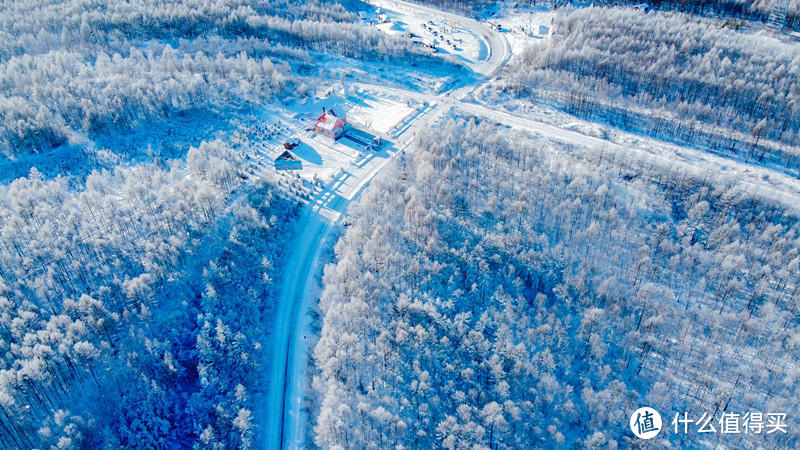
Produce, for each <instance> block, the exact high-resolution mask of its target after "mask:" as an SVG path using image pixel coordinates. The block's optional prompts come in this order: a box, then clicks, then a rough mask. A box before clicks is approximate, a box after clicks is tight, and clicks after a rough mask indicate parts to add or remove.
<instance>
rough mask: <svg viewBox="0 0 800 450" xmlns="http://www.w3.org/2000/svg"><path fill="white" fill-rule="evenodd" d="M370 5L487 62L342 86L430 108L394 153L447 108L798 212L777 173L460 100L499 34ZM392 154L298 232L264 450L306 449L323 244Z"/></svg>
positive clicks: (493, 65) (349, 180)
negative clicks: (716, 180) (478, 45)
mask: <svg viewBox="0 0 800 450" xmlns="http://www.w3.org/2000/svg"><path fill="white" fill-rule="evenodd" d="M372 4H374V5H376V6H379V7H381V8H384V9H388V10H397V9H402V10H403V11H404V12H405V13H406V14H408V13H412V14H419V15H421V16H422V17H439V18H442V17H443V18H446V19H448V20H452V21H457V22H458V23H459V24H460V26H461V27H462V28H466V29H468V30H469V32H470V33H472V34H474V35H475V36H477V37H478V38H479V39H482V40H483V41H484V43H485V44H486V45H487V46H488V49H489V50H488V52H486V54H485V55H484V56H485V58H484V59H481V60H476V61H472V62H468V63H467V66H468V67H469V68H470V69H472V70H473V72H474V73H475V75H476V77H475V78H476V82H475V83H473V84H470V85H466V86H461V87H459V88H457V89H452V90H449V91H446V92H442V93H440V94H427V93H423V92H417V91H410V90H405V89H399V88H391V87H387V86H379V85H371V84H366V83H357V82H353V83H347V85H348V86H353V87H356V88H358V89H362V90H366V91H373V92H375V93H378V94H383V95H394V96H404V97H406V98H414V99H416V100H418V101H422V102H425V103H427V104H428V105H431V107H430V108H428V109H426V110H425V111H424V112H423V113H421V114H419V115H417V116H416V117H415V118H414V120H413V121H412V122H411V123H409V124H407V125H406V126H405V127H404V128H403V129H402V131H401V132H400V133H399V134H398V135H396V136H395V139H394V141H393V143H392V145H394V146H395V149H396V150H399V149H402V148H404V147H407V146H408V145H410V143H411V142H412V141H413V139H414V137H415V136H416V135H417V132H418V131H419V130H421V129H423V128H426V127H428V126H430V125H431V124H433V123H434V122H435V121H436V120H437V119H439V118H440V117H441V116H442V115H443V114H445V113H446V112H447V111H450V110H451V109H457V110H459V111H462V112H465V113H468V114H473V115H476V116H482V117H487V118H489V119H491V120H493V121H496V122H498V123H503V124H505V125H508V126H509V127H512V128H517V129H522V130H526V131H528V132H533V133H537V134H541V135H544V136H548V137H550V138H552V139H555V140H557V141H560V142H565V143H569V144H575V145H577V146H579V147H581V148H586V149H589V150H597V151H620V152H626V153H631V154H634V155H635V157H636V158H641V159H647V158H651V159H657V160H661V162H662V163H664V164H669V165H673V166H675V165H678V164H679V165H683V166H685V167H693V168H694V169H699V170H709V171H713V170H723V171H727V172H728V173H732V172H733V173H736V175H737V177H738V178H739V180H740V181H741V182H742V183H744V185H750V186H752V187H753V189H757V190H760V191H761V192H762V194H766V195H770V196H772V197H773V198H775V200H777V201H780V202H781V203H783V204H785V205H787V207H790V206H792V205H794V208H796V199H797V198H798V197H800V182H798V180H797V179H794V178H792V177H789V176H787V175H785V174H781V173H776V172H774V171H770V170H769V169H764V168H760V167H756V166H752V165H748V164H745V163H740V162H737V161H733V160H730V159H727V158H723V157H719V156H715V155H712V154H709V153H706V152H703V151H700V150H695V149H691V148H686V147H680V146H677V145H672V144H668V143H665V142H662V141H657V140H650V139H648V140H647V145H639V146H635V147H634V146H627V145H621V144H619V143H614V142H611V141H608V140H605V139H601V138H597V137H592V136H587V135H586V134H583V133H581V132H578V131H575V130H570V129H565V128H561V127H558V126H555V125H550V124H546V123H543V122H541V121H537V120H535V119H533V118H530V117H527V116H522V115H519V114H514V113H510V112H506V111H502V110H499V109H496V108H490V107H487V106H484V105H479V104H477V103H474V102H470V101H465V98H466V97H467V96H468V95H469V94H470V93H471V92H472V91H474V90H475V89H477V88H478V87H479V86H480V85H481V84H483V83H484V82H485V81H486V80H488V79H489V78H491V76H492V75H493V74H494V73H495V72H496V71H497V70H499V69H500V68H501V67H502V66H503V65H504V64H505V63H506V61H507V60H508V58H509V57H510V48H509V46H508V43H507V41H506V40H505V38H504V37H503V36H502V34H501V33H499V32H497V31H495V30H494V29H492V28H491V27H489V26H487V25H485V24H483V23H480V22H477V21H475V20H472V19H469V18H466V17H462V16H457V15H455V14H452V13H446V12H442V11H439V10H436V9H433V8H429V7H425V6H421V5H417V4H412V3H407V2H404V1H397V0H373V1H372ZM389 158H390V155H389V154H388V152H385V153H384V154H382V155H375V156H374V157H371V158H370V159H369V160H367V161H365V162H364V164H362V165H359V166H354V167H351V168H349V169H348V170H347V171H345V172H343V173H342V174H341V175H340V176H339V177H338V178H336V179H335V180H334V181H333V182H332V183H331V184H330V185H329V186H327V187H326V189H325V190H323V191H322V192H321V193H319V194H318V195H316V196H315V197H314V198H313V199H312V200H311V201H310V204H309V205H308V206H307V207H306V208H304V210H303V215H302V217H301V219H300V220H299V222H298V225H297V227H298V228H297V233H296V234H295V236H296V237H295V239H296V243H295V245H294V246H293V254H292V255H291V256H290V258H289V260H288V261H289V263H288V265H287V267H285V279H284V280H283V291H282V296H281V299H280V305H279V310H278V318H277V322H276V328H275V330H274V341H273V350H274V351H273V359H272V362H271V366H270V371H269V372H268V376H269V379H268V380H267V381H268V382H269V386H270V388H269V393H268V397H267V399H266V401H267V402H268V403H267V408H266V409H267V414H266V415H265V416H266V417H264V418H262V420H266V423H262V427H260V429H261V430H262V432H263V433H264V435H263V438H264V439H263V440H264V442H265V443H266V448H267V449H270V450H271V449H281V450H282V449H284V448H288V449H295V448H305V447H310V446H311V445H306V444H305V441H304V439H305V438H306V436H307V434H308V433H307V432H306V431H307V429H306V425H307V420H306V416H305V411H303V402H304V388H305V386H306V384H307V382H308V380H307V376H306V373H305V372H306V368H307V366H308V358H309V356H310V349H309V345H308V342H307V340H306V337H307V336H309V335H310V334H309V333H310V331H309V325H310V324H309V317H308V311H309V307H310V306H311V305H312V304H313V302H315V301H316V300H317V299H318V298H319V293H320V290H321V288H320V286H319V281H318V280H317V278H318V276H319V275H320V273H321V266H322V263H325V262H327V261H322V260H321V259H322V258H323V254H324V250H325V249H328V248H330V244H326V241H327V240H328V238H329V237H330V234H331V230H332V228H333V226H334V224H335V223H336V222H337V221H338V220H340V218H341V217H342V216H343V215H344V214H345V213H346V209H347V206H348V205H349V204H350V202H351V201H353V200H354V199H355V198H356V197H357V196H358V195H359V194H360V192H361V191H362V190H363V188H364V187H365V186H366V185H367V184H368V183H369V181H370V180H371V179H372V178H373V177H374V176H375V175H376V174H377V173H378V172H380V170H381V169H382V168H383V167H384V166H385V165H386V163H388V161H389Z"/></svg>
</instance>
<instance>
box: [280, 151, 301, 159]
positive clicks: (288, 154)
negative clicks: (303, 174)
mask: <svg viewBox="0 0 800 450" xmlns="http://www.w3.org/2000/svg"><path fill="white" fill-rule="evenodd" d="M275 161H300V160H299V159H298V158H297V156H294V154H292V152H290V151H289V150H286V151H284V152H283V153H281V154H280V156H278V157H277V158H275Z"/></svg>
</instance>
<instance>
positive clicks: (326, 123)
mask: <svg viewBox="0 0 800 450" xmlns="http://www.w3.org/2000/svg"><path fill="white" fill-rule="evenodd" d="M342 126H344V121H343V120H341V119H339V117H337V116H336V113H335V112H333V110H332V109H331V110H328V111H325V112H323V113H322V115H321V116H319V118H318V119H317V127H318V128H320V129H322V130H325V131H333V129H334V128H339V127H342Z"/></svg>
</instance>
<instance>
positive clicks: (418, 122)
mask: <svg viewBox="0 0 800 450" xmlns="http://www.w3.org/2000/svg"><path fill="white" fill-rule="evenodd" d="M372 3H373V4H375V5H376V6H379V7H382V8H385V9H393V8H402V9H403V10H404V11H405V12H406V13H408V12H412V13H413V14H419V15H420V16H421V17H433V16H434V15H435V17H443V18H447V19H448V20H453V21H458V22H459V23H460V25H461V27H462V28H465V29H468V30H469V32H471V33H473V34H474V35H475V36H477V37H478V38H479V39H482V40H483V41H484V43H485V44H486V45H487V47H488V51H487V52H486V54H485V55H483V56H484V58H483V59H481V60H477V61H471V62H468V63H467V66H468V67H469V68H470V69H472V70H473V72H475V74H476V77H475V78H476V79H477V80H478V81H477V82H476V83H474V84H472V85H468V86H462V87H459V88H458V89H454V90H450V91H446V92H443V93H441V94H439V95H436V96H426V101H427V102H428V103H429V104H431V105H432V107H431V108H429V109H428V110H427V111H425V112H424V113H423V114H420V115H418V116H417V117H415V119H414V121H413V122H412V123H411V124H409V125H408V126H406V127H405V128H404V129H403V130H402V132H401V133H399V134H398V135H397V136H396V137H395V139H394V142H393V143H391V145H393V146H394V147H395V149H396V150H400V149H404V148H405V147H407V146H408V145H410V143H411V142H412V141H413V139H414V137H415V136H416V134H417V131H419V130H420V129H422V128H425V127H427V126H429V125H430V124H431V123H433V122H434V121H436V120H437V119H438V118H439V117H441V115H442V114H444V113H445V112H446V111H447V110H449V109H450V108H451V107H452V105H453V103H454V101H457V100H460V99H462V98H463V97H464V96H466V95H467V94H469V92H471V91H472V90H473V89H475V88H476V87H478V86H479V84H480V83H482V82H484V81H485V80H487V79H488V78H489V77H490V76H491V75H492V74H493V73H494V72H495V71H496V70H498V69H499V68H500V67H501V66H502V65H503V64H505V62H506V61H507V59H508V57H509V55H510V49H509V46H508V43H507V42H506V40H505V38H503V37H502V35H500V33H498V32H497V31H495V30H493V29H492V28H491V27H489V26H487V25H485V24H483V23H480V22H478V21H475V20H472V19H469V18H466V17H462V16H458V15H455V14H451V13H446V12H442V11H439V10H436V9H432V8H428V7H425V6H421V5H417V4H413V3H407V2H403V1H382V0H379V1H373V2H372ZM398 93H401V94H402V95H404V96H406V97H415V96H416V94H418V93H417V92H413V91H404V90H398ZM389 159H390V154H389V153H388V152H384V153H383V154H377V155H375V156H374V157H372V158H370V159H368V160H367V161H366V162H365V163H364V164H363V165H361V166H355V167H351V168H349V169H348V170H347V171H344V172H343V173H341V174H340V175H339V176H338V177H337V178H336V179H334V181H333V182H331V183H330V184H329V185H328V186H327V187H326V188H325V189H324V190H323V191H322V192H320V193H319V194H317V195H316V196H314V197H313V198H312V199H311V200H310V202H309V204H308V205H307V206H306V207H305V208H304V209H303V212H302V215H301V217H300V220H299V221H298V223H297V229H296V233H295V234H294V236H295V237H294V240H295V244H294V245H293V246H292V248H293V250H292V254H291V255H290V256H289V258H288V259H287V261H288V263H287V266H286V267H284V274H285V275H284V279H283V281H282V286H283V289H282V292H281V297H280V303H279V305H278V314H277V318H276V323H275V328H274V330H273V342H272V350H273V352H272V360H271V364H270V369H269V371H268V372H267V374H266V375H267V376H268V379H267V380H266V382H267V383H268V385H269V390H268V393H267V397H266V399H265V402H266V405H265V409H264V412H265V414H263V417H262V422H261V427H259V428H260V429H261V430H262V433H263V434H262V437H263V441H264V442H265V447H266V448H267V449H270V450H272V449H281V450H282V449H295V448H304V447H308V446H309V445H306V444H305V442H304V440H305V438H306V436H307V433H306V424H307V420H306V417H305V411H304V410H303V402H304V390H305V387H306V384H307V382H308V380H307V377H306V368H307V365H308V358H309V357H310V348H309V345H308V340H307V338H308V336H309V335H310V334H309V333H310V331H309V325H310V323H309V317H308V311H309V307H310V306H311V305H312V304H313V303H314V302H315V301H316V300H317V299H318V298H319V294H320V291H321V288H320V286H319V280H318V279H317V278H318V277H319V275H320V273H321V268H322V265H323V264H324V263H325V262H327V261H322V260H321V259H322V258H323V254H324V250H325V249H328V248H330V244H326V242H327V241H328V239H329V238H330V236H331V230H332V228H333V226H334V225H335V224H336V223H337V222H338V221H339V220H340V218H341V217H342V215H344V214H345V212H346V209H347V206H348V205H349V204H350V202H351V201H353V199H355V198H356V197H357V196H358V195H359V194H360V193H361V191H362V190H363V189H364V187H365V186H366V185H367V184H368V183H369V181H370V180H371V179H372V178H373V177H374V176H375V175H376V174H377V173H378V172H380V170H381V169H382V168H383V167H384V166H385V165H386V164H387V163H388V162H389Z"/></svg>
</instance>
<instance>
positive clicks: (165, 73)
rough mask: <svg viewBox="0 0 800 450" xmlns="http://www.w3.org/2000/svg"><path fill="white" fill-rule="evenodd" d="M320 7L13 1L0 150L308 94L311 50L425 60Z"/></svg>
mask: <svg viewBox="0 0 800 450" xmlns="http://www.w3.org/2000/svg"><path fill="white" fill-rule="evenodd" d="M356 18H357V17H356V16H355V15H354V14H353V13H351V12H348V11H347V10H345V8H344V7H343V6H342V5H340V4H336V3H333V4H330V5H327V4H318V3H315V2H308V3H301V4H296V3H292V2H281V1H278V2H253V1H243V0H231V1H223V2H205V1H185V2H156V3H153V2H149V1H133V2H124V3H122V2H114V3H112V4H107V2H83V1H67V2H63V1H57V0H52V1H41V2H10V3H7V4H5V5H4V6H3V14H2V16H1V17H0V36H3V39H0V61H2V62H3V65H2V67H0V89H1V90H2V92H0V150H2V152H3V153H6V154H7V155H16V154H20V153H30V152H43V151H46V150H49V149H50V148H52V147H54V146H57V145H61V144H65V143H68V142H70V141H80V140H81V136H84V135H86V134H89V135H90V136H92V135H96V134H97V133H101V132H107V131H113V130H115V129H117V130H118V129H120V128H122V129H125V128H129V127H134V126H136V122H137V120H144V119H152V118H154V117H166V116H169V115H171V114H174V113H176V112H178V111H185V110H189V109H192V108H212V107H216V108H224V107H231V106H235V105H239V104H241V103H244V102H258V101H263V100H269V99H270V98H271V97H280V96H284V97H285V96H286V95H288V94H290V93H291V94H292V95H304V94H305V93H306V92H307V90H308V86H307V83H306V82H309V81H311V80H302V79H297V75H298V73H297V72H298V71H299V70H301V69H303V68H305V71H306V72H308V71H311V70H310V69H311V68H312V67H313V59H314V58H313V57H312V56H311V55H309V51H317V52H325V53H326V54H339V55H343V56H348V57H354V58H366V59H379V60H382V59H384V58H393V59H395V60H397V61H404V60H406V61H408V60H411V59H415V60H416V59H422V58H423V57H422V56H421V55H420V52H419V51H418V50H416V49H413V48H412V47H411V46H410V44H409V43H408V42H406V41H400V40H397V39H392V38H390V37H388V36H386V35H385V34H383V33H380V32H378V31H376V30H374V29H371V28H366V27H363V26H360V25H359V24H356V23H353V22H354V21H355V20H356Z"/></svg>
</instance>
